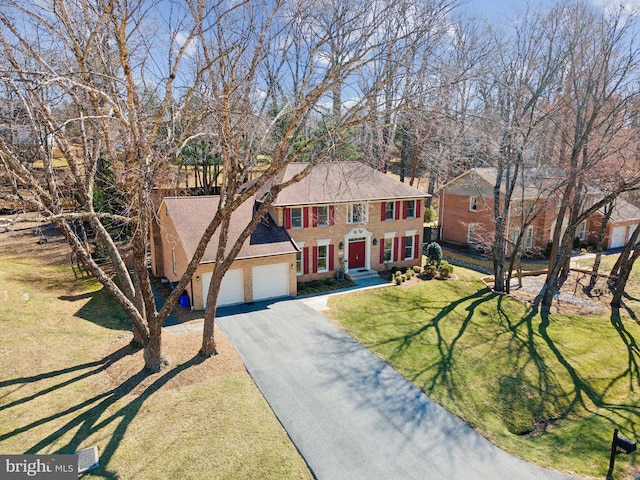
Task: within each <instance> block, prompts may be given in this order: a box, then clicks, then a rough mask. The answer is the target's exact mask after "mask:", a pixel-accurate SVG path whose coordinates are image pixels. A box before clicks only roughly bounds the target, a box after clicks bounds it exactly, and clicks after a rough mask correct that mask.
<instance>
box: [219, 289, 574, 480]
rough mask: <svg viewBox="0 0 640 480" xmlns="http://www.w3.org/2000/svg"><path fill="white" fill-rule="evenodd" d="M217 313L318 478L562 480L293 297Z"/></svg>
mask: <svg viewBox="0 0 640 480" xmlns="http://www.w3.org/2000/svg"><path fill="white" fill-rule="evenodd" d="M221 314H222V315H221V316H220V317H219V318H218V319H217V322H218V325H219V326H220V327H221V329H222V330H223V331H224V333H225V334H226V335H227V337H228V338H229V339H230V340H231V342H232V343H233V345H234V346H235V348H236V349H237V350H238V352H239V354H240V356H241V357H242V360H243V361H244V363H245V365H246V367H247V369H248V371H249V373H250V374H251V376H252V377H253V379H254V381H255V382H256V384H257V385H258V388H260V390H261V391H262V393H263V395H264V396H265V398H266V399H267V401H268V402H269V404H270V405H271V408H272V409H273V410H274V412H275V413H276V415H277V416H278V418H279V420H280V422H281V423H282V425H283V426H284V428H285V429H286V430H287V432H288V433H289V436H290V437H291V439H292V440H293V442H294V443H295V445H296V446H297V448H298V450H299V451H300V452H301V454H302V456H303V457H304V459H305V460H306V462H307V464H308V465H309V468H310V469H311V471H312V472H313V474H314V475H315V476H316V478H318V479H320V480H325V479H326V480H338V479H368V480H369V479H420V480H424V479H448V480H456V479H460V480H468V479H487V480H495V479H503V478H504V479H532V480H534V479H535V480H544V479H549V480H551V479H568V478H570V477H567V476H563V475H559V474H557V473H554V472H549V471H546V470H543V469H540V468H538V467H536V466H533V465H530V464H528V463H526V462H523V461H521V460H518V459H516V458H515V457H513V456H511V455H508V454H507V453H505V452H503V451H502V450H500V449H498V448H496V447H495V446H493V445H492V444H491V443H490V442H488V441H487V440H485V439H484V438H482V437H480V436H479V435H477V434H476V433H475V432H474V431H473V430H472V429H471V428H469V427H468V426H467V425H465V424H464V423H462V422H461V421H460V420H458V419H457V418H455V417H454V416H452V415H451V414H449V413H448V412H447V411H445V410H444V409H443V408H442V407H440V406H439V405H437V404H435V403H434V402H432V401H431V400H430V399H429V398H428V397H427V396H426V395H424V394H423V393H422V392H420V390H418V389H417V388H415V387H414V386H413V385H411V384H410V383H409V382H408V381H406V380H405V379H404V378H403V377H402V376H400V375H399V374H398V373H397V372H396V371H395V370H393V369H392V368H391V367H389V366H388V365H387V364H386V363H384V362H382V361H381V360H380V359H378V358H377V357H376V356H375V355H373V354H372V353H370V352H369V351H368V350H366V349H365V348H363V347H362V346H361V345H360V344H359V343H357V342H356V341H355V340H353V339H352V338H351V337H350V336H348V335H347V334H346V333H344V332H343V331H342V330H340V329H339V328H338V327H336V326H335V325H334V324H333V323H331V322H330V321H329V320H327V319H326V318H325V317H323V316H322V315H321V314H319V313H318V312H316V311H314V310H313V309H311V308H310V307H308V306H306V305H305V304H303V303H302V302H300V301H299V300H286V301H281V302H276V303H272V304H270V305H267V304H263V305H256V306H253V307H248V306H241V307H237V308H236V309H231V310H230V309H225V311H221Z"/></svg>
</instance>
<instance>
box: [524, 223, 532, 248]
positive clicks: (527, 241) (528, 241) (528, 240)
mask: <svg viewBox="0 0 640 480" xmlns="http://www.w3.org/2000/svg"><path fill="white" fill-rule="evenodd" d="M531 247H533V227H532V226H528V227H527V229H526V230H525V231H524V248H531Z"/></svg>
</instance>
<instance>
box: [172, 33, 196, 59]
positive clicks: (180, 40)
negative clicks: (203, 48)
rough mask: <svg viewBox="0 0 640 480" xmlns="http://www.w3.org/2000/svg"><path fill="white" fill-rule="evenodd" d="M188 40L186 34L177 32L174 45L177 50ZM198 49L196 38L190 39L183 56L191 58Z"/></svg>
mask: <svg viewBox="0 0 640 480" xmlns="http://www.w3.org/2000/svg"><path fill="white" fill-rule="evenodd" d="M188 39H189V36H188V35H187V34H185V33H184V32H177V33H176V37H175V42H176V45H178V47H179V48H182V46H183V45H184V44H185V42H186V41H187V40H188ZM197 48H198V40H197V39H196V38H192V39H191V40H190V41H189V44H188V45H187V48H186V50H185V52H184V53H185V55H187V56H189V57H192V56H193V55H194V54H195V53H196V50H197Z"/></svg>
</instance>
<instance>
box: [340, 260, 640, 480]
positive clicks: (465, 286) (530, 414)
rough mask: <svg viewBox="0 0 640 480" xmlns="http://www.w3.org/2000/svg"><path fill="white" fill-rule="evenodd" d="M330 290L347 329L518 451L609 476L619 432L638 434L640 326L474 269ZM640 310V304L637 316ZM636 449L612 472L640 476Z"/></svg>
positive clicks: (537, 459)
mask: <svg viewBox="0 0 640 480" xmlns="http://www.w3.org/2000/svg"><path fill="white" fill-rule="evenodd" d="M455 273H456V274H458V276H459V277H460V279H459V280H457V281H438V280H432V281H429V282H424V283H422V284H419V285H415V286H409V287H390V288H384V289H378V290H369V291H366V292H356V293H352V294H346V295H340V296H335V297H332V298H331V299H330V301H329V307H330V308H331V310H330V312H329V314H330V315H331V316H333V318H334V320H335V321H336V322H337V323H338V324H339V325H340V326H341V327H343V328H344V329H345V330H346V331H347V332H349V333H350V334H351V335H353V336H354V337H355V338H356V339H358V340H359V341H360V342H361V343H362V344H363V345H365V346H366V347H367V348H369V349H370V350H372V351H373V352H375V353H376V354H377V355H379V356H380V357H381V358H382V359H384V360H385V361H387V362H388V363H389V364H390V365H392V366H393V367H394V368H396V369H397V370H398V371H400V372H401V373H402V374H403V375H404V376H405V377H406V378H408V379H409V380H410V381H412V382H413V383H414V384H415V385H417V386H418V387H419V388H421V389H422V390H423V391H425V392H426V393H427V394H428V395H429V396H430V397H432V398H433V399H434V400H436V401H438V402H439V403H440V404H442V405H443V406H445V407H446V408H447V409H448V410H449V411H451V412H452V413H454V414H455V415H457V416H459V417H460V418H462V419H464V420H465V421H466V422H467V423H469V424H470V425H472V426H473V427H474V428H475V429H476V430H477V431H479V432H480V433H481V434H482V435H484V436H486V437H487V438H488V439H490V440H491V441H492V442H493V443H495V444H496V445H499V446H500V447H502V448H504V449H505V450H507V451H509V452H511V453H512V454H514V455H516V456H519V457H521V458H523V459H525V460H528V461H531V462H533V463H536V464H538V465H542V466H545V467H549V468H553V469H557V470H561V471H565V472H575V473H577V474H579V475H583V476H593V477H599V478H604V476H605V475H606V473H607V470H608V464H609V451H610V446H611V436H612V433H613V429H614V428H619V429H620V434H621V435H624V436H627V437H630V438H632V439H634V441H635V439H636V438H637V437H639V436H640V372H639V369H638V366H639V365H640V349H639V348H638V345H637V343H636V339H640V325H639V324H638V323H637V322H636V321H634V320H633V319H631V318H629V315H628V314H627V312H623V313H622V318H619V317H617V316H610V315H601V316H565V315H558V314H552V315H546V314H541V313H540V312H538V311H537V310H535V309H532V307H531V306H530V305H528V304H523V303H520V302H518V301H516V300H513V299H511V298H508V297H503V296H498V295H495V294H492V293H491V292H490V291H489V290H488V289H486V288H485V286H484V284H483V283H481V282H480V281H479V280H478V274H475V273H472V272H470V271H466V270H464V269H461V268H456V270H455ZM639 313H640V312H639ZM636 456H637V454H633V455H630V456H625V455H619V456H618V457H617V460H616V472H615V475H614V478H616V479H621V478H634V479H635V478H637V477H638V475H640V465H638V462H637V460H636Z"/></svg>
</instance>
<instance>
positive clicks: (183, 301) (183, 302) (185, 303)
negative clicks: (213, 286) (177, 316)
mask: <svg viewBox="0 0 640 480" xmlns="http://www.w3.org/2000/svg"><path fill="white" fill-rule="evenodd" d="M180 306H181V307H189V295H187V294H186V293H183V294H182V295H180Z"/></svg>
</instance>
